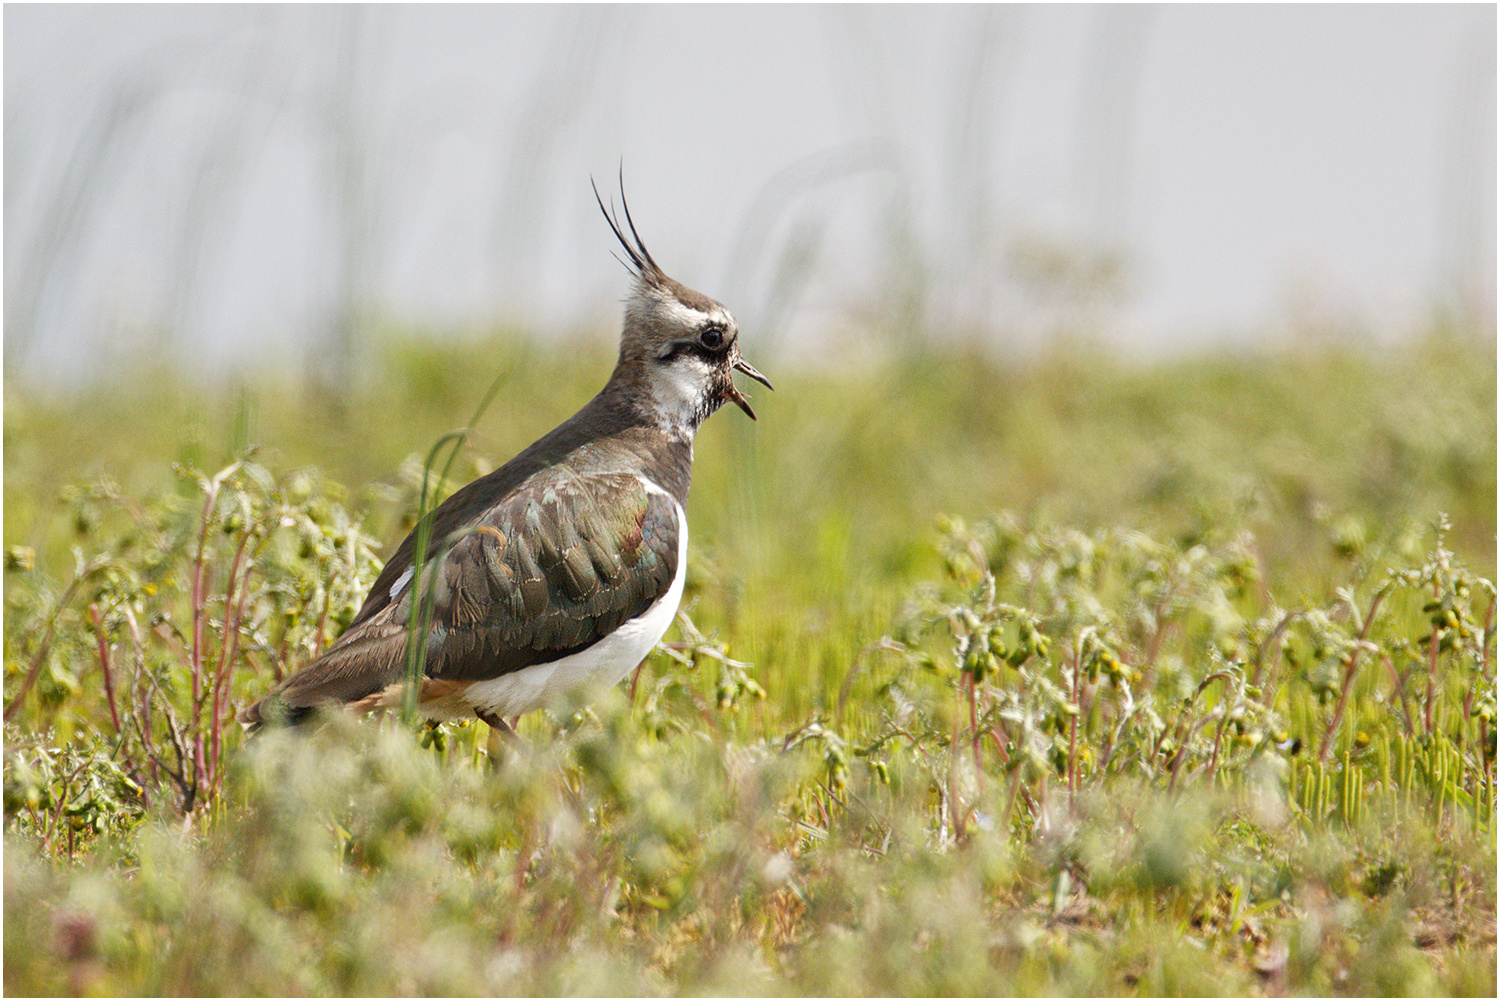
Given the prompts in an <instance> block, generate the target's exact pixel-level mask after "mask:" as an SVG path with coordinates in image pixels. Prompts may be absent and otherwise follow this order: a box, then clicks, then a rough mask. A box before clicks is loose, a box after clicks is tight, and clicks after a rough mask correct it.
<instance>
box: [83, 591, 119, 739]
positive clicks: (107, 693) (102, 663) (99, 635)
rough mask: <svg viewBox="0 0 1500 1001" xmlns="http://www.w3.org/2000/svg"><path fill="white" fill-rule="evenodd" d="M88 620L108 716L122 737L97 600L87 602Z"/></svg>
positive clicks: (112, 673) (107, 642) (106, 641)
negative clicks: (96, 653)
mask: <svg viewBox="0 0 1500 1001" xmlns="http://www.w3.org/2000/svg"><path fill="white" fill-rule="evenodd" d="M89 622H90V623H91V624H92V625H93V627H94V639H95V640H96V641H97V642H98V644H99V667H100V669H101V670H103V672H104V697H105V698H106V699H107V700H108V701H109V718H110V719H111V720H112V721H113V722H114V724H115V733H117V734H119V735H120V736H121V737H123V736H125V731H124V729H123V728H122V727H121V726H120V710H119V708H118V707H116V705H115V679H114V672H112V671H111V670H110V666H109V660H110V657H109V640H108V638H107V637H106V636H105V635H104V623H103V622H102V621H101V620H100V618H99V603H98V602H90V603H89Z"/></svg>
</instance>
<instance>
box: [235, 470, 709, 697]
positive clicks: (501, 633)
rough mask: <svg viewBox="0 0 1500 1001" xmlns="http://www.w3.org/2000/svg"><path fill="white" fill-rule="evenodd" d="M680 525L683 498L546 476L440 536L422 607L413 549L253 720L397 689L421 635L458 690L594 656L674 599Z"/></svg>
mask: <svg viewBox="0 0 1500 1001" xmlns="http://www.w3.org/2000/svg"><path fill="white" fill-rule="evenodd" d="M465 500H467V499H461V498H460V496H459V495H458V494H455V495H454V496H453V497H452V498H450V499H449V502H448V504H453V503H454V502H459V504H458V505H456V506H458V507H462V506H468V507H470V508H472V507H474V506H475V505H473V504H472V503H469V504H467V505H465V504H464V501H465ZM448 504H445V505H443V507H444V508H446V507H448ZM444 515H445V512H444V511H443V509H442V508H440V509H439V511H438V515H437V518H436V520H435V524H436V525H437V526H438V528H439V530H443V529H445V528H446V527H447V525H451V524H452V522H453V521H454V519H453V518H451V517H449V518H446V519H445V517H444ZM680 517H681V508H680V507H679V506H678V504H677V502H676V500H675V499H673V497H672V496H671V495H670V494H668V493H667V492H666V491H664V490H662V489H661V488H660V487H656V486H654V485H650V484H648V482H647V481H646V480H644V479H642V478H641V477H640V476H637V475H636V474H634V473H625V472H609V473H590V474H586V475H582V476H579V475H575V474H570V473H569V472H567V471H566V470H561V469H552V470H547V471H544V472H540V473H538V474H536V475H534V476H532V477H530V478H529V479H527V480H526V481H525V482H524V483H522V484H521V485H520V486H519V487H517V488H516V489H514V490H513V491H511V493H510V494H509V495H508V496H507V497H506V499H505V500H504V501H503V502H502V503H500V504H498V505H494V506H491V507H487V508H483V509H481V510H479V511H478V512H477V513H476V514H475V515H474V516H473V517H470V518H467V519H464V520H462V521H460V522H459V524H458V525H457V527H455V528H451V529H448V530H447V531H446V534H445V536H444V538H442V539H438V540H434V543H433V545H431V546H430V547H429V551H430V553H431V555H430V556H429V558H428V561H427V563H426V566H425V567H424V569H423V572H422V577H423V582H424V583H423V585H422V587H421V589H420V593H421V594H422V596H423V600H422V601H421V602H419V601H418V600H417V598H418V594H419V590H418V588H417V586H416V585H415V582H414V576H415V575H414V573H412V572H411V571H412V569H413V568H412V565H411V562H410V554H411V553H412V552H413V551H414V548H415V547H414V542H413V539H411V538H408V539H407V541H406V542H403V543H402V545H401V547H400V548H399V549H398V550H397V552H396V556H395V557H393V558H392V561H391V564H390V565H388V566H387V567H386V569H385V571H384V572H383V573H382V574H381V576H380V579H379V580H377V581H376V584H375V587H374V588H373V589H372V590H371V593H370V595H369V597H368V598H366V600H365V604H364V607H363V608H361V610H360V613H359V615H358V616H356V618H355V620H354V622H353V623H352V624H351V625H350V627H349V629H348V630H346V631H345V632H344V634H343V635H341V636H340V637H339V638H338V639H337V640H336V641H335V642H334V643H333V645H332V646H330V647H329V648H328V650H327V651H326V652H325V653H324V654H323V655H322V656H321V657H319V658H318V659H317V660H315V661H314V662H313V663H311V664H309V665H308V666H307V667H306V668H304V669H303V670H302V671H300V672H298V673H297V674H294V675H293V676H291V677H290V678H288V679H286V680H285V681H284V682H282V684H281V685H279V686H278V687H277V689H276V690H274V691H273V692H272V693H271V694H270V695H268V696H267V697H266V699H265V700H262V703H259V704H257V705H255V706H252V707H251V708H250V709H248V710H246V712H245V713H244V714H242V716H241V718H242V719H243V720H245V721H246V722H249V723H256V722H259V721H260V718H261V716H262V715H263V714H262V712H261V709H262V707H263V706H265V705H266V703H268V702H272V701H273V700H274V701H276V702H278V703H279V708H278V710H277V714H278V715H283V716H285V715H291V716H292V717H293V718H295V717H297V716H300V715H303V714H304V713H303V712H299V710H303V711H305V710H307V709H310V708H311V707H313V706H316V705H319V704H322V703H326V702H354V701H357V700H359V699H362V698H364V697H366V696H368V695H370V694H372V693H373V692H375V691H377V690H379V689H382V688H384V687H385V686H387V685H390V684H394V683H395V682H397V681H400V680H401V678H402V677H403V676H404V675H405V671H406V650H407V641H408V637H409V636H410V635H412V634H413V632H420V633H421V634H422V635H424V636H425V637H426V642H425V663H424V665H423V674H425V675H426V676H427V677H428V678H431V679H439V680H449V681H479V680H484V679H488V678H495V677H498V676H500V675H502V674H507V673H509V672H512V671H518V670H520V669H522V668H524V667H528V666H530V665H532V664H541V663H546V662H548V661H553V660H557V659H558V658H560V657H564V656H567V655H568V654H570V653H574V652H576V651H578V650H582V649H584V648H586V647H588V646H591V645H592V644H593V643H595V642H596V641H597V640H599V639H600V638H601V637H603V636H604V635H606V634H607V633H609V632H611V631H613V630H614V629H616V628H618V627H619V626H620V625H621V624H623V623H625V622H627V621H629V620H630V619H633V618H635V617H636V616H638V615H641V614H642V613H643V612H645V611H646V610H647V609H648V608H650V607H651V605H652V604H654V603H655V602H656V600H657V599H659V598H660V597H661V596H662V595H664V594H666V593H667V591H668V590H669V589H670V587H671V585H672V581H673V579H674V578H675V576H676V574H677V562H678V535H679V533H680V532H681V530H682V526H681V524H680V523H679V519H680ZM445 522H446V524H445ZM403 557H404V562H398V561H402V560H403ZM428 582H431V583H428ZM424 605H425V606H430V611H428V610H427V609H426V608H424V607H423V606H424ZM423 620H425V622H426V623H427V625H426V627H425V628H423V627H422V625H421V622H422V621H423Z"/></svg>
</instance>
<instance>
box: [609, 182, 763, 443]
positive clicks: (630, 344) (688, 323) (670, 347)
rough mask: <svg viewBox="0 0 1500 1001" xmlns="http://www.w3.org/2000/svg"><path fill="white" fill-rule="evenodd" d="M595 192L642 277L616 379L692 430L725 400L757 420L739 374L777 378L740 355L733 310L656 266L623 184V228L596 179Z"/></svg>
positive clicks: (673, 423)
mask: <svg viewBox="0 0 1500 1001" xmlns="http://www.w3.org/2000/svg"><path fill="white" fill-rule="evenodd" d="M594 198H595V199H596V200H597V201H598V202H599V210H600V211H601V212H603V213H604V218H605V219H606V220H607V221H608V222H609V227H610V229H612V230H614V234H615V236H616V237H617V238H618V239H619V241H620V246H621V247H623V248H625V258H624V259H623V260H622V261H621V263H623V264H624V265H625V266H626V267H627V268H628V269H629V270H630V272H631V274H632V275H634V277H635V288H634V289H633V290H632V291H631V294H630V298H629V299H627V300H626V303H625V326H624V329H623V330H622V331H621V333H620V361H619V364H618V365H617V366H616V367H615V374H614V376H613V379H614V380H623V381H625V382H626V383H627V384H629V385H630V386H631V387H632V388H634V389H635V390H637V391H638V392H640V393H642V394H643V396H642V397H641V400H642V405H643V406H645V407H647V408H649V409H650V410H651V412H652V413H653V414H654V415H655V417H656V419H657V420H658V422H660V423H661V424H662V425H663V426H664V427H669V428H673V429H684V430H686V431H687V432H688V433H689V434H691V433H693V432H695V431H696V430H697V429H698V426H699V425H700V424H702V423H703V421H705V420H706V419H707V418H708V415H709V414H711V413H713V412H714V411H715V410H717V409H719V407H720V406H722V405H723V404H724V403H726V402H732V403H734V404H735V405H736V406H738V407H739V408H740V409H741V410H743V411H744V412H745V413H746V414H747V415H749V417H750V419H751V420H754V419H755V411H754V410H751V409H750V403H749V401H748V400H746V399H745V395H744V394H743V393H741V392H740V389H739V387H738V386H736V385H735V384H734V372H735V371H736V370H738V371H740V372H743V373H745V374H746V375H748V376H749V377H750V378H752V379H754V380H755V381H756V382H759V383H760V384H761V385H763V386H765V387H766V388H767V389H770V388H772V387H771V382H770V380H769V379H767V378H766V377H765V376H763V375H761V374H760V373H759V372H757V371H756V370H755V366H754V365H751V364H750V363H749V362H747V361H746V360H745V359H744V357H743V356H741V354H740V346H739V328H738V327H737V326H736V325H735V322H734V317H733V316H731V315H730V313H729V310H727V309H725V308H724V306H723V304H722V303H719V302H717V301H715V300H713V299H710V298H709V297H708V296H706V295H704V294H703V293H701V292H695V291H693V290H692V289H690V288H688V287H687V286H686V285H683V284H682V283H681V282H677V281H674V280H673V279H671V278H668V277H667V275H666V274H665V273H664V272H663V271H662V270H661V268H659V267H658V266H657V264H656V261H654V260H653V259H652V258H651V254H650V253H649V252H648V251H647V250H646V246H645V244H644V243H642V242H641V238H640V234H638V233H637V232H636V230H635V222H634V221H633V220H632V219H631V218H630V206H629V205H628V204H626V202H625V193H624V190H623V188H622V189H621V192H620V204H621V206H622V207H623V209H624V213H625V225H624V227H622V226H621V225H620V221H619V219H618V217H617V216H616V215H615V214H614V213H613V212H611V211H610V210H609V209H608V208H606V207H605V205H604V199H603V198H600V197H599V189H598V186H597V185H596V186H595V188H594ZM627 231H628V233H629V236H628V237H627V236H626V233H627Z"/></svg>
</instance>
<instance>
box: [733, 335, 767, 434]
mask: <svg viewBox="0 0 1500 1001" xmlns="http://www.w3.org/2000/svg"><path fill="white" fill-rule="evenodd" d="M730 365H731V366H732V367H734V368H736V369H739V370H740V371H741V372H744V373H745V374H746V375H748V376H749V377H750V378H752V379H754V380H755V381H756V382H758V383H760V384H761V385H762V386H765V387H766V388H767V389H771V390H774V389H775V388H776V387H775V386H773V385H771V380H770V379H767V378H766V377H765V376H763V375H761V374H760V373H759V372H757V371H756V370H755V366H754V365H752V364H750V363H749V362H747V361H746V360H745V359H744V358H741V357H740V354H739V352H738V351H736V352H735V354H734V360H733V361H731V362H730ZM725 394H726V395H727V396H728V397H729V398H730V399H731V400H733V401H734V402H735V405H736V406H738V407H739V408H740V409H741V410H743V411H744V412H745V415H746V416H747V417H749V418H750V419H751V420H752V421H753V420H755V411H754V410H751V409H750V401H749V400H747V399H745V394H744V393H741V392H740V390H739V387H738V386H736V385H735V384H734V377H733V376H732V375H731V376H730V377H729V388H728V389H727V390H725Z"/></svg>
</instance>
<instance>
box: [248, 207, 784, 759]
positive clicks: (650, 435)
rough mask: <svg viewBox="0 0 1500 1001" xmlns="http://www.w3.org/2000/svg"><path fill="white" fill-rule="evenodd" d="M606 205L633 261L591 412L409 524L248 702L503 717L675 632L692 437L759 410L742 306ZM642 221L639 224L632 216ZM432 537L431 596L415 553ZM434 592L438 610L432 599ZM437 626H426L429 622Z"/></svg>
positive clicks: (276, 707) (590, 678) (577, 685)
mask: <svg viewBox="0 0 1500 1001" xmlns="http://www.w3.org/2000/svg"><path fill="white" fill-rule="evenodd" d="M594 198H595V200H596V201H598V202H599V209H600V211H601V212H603V213H604V217H605V219H606V220H607V221H608V222H609V226H610V229H612V230H613V231H614V234H615V237H616V238H617V239H618V240H619V241H620V245H621V246H622V247H624V248H625V258H626V260H624V261H622V263H624V264H625V265H626V267H627V268H628V269H629V270H630V271H631V273H632V274H633V276H634V279H635V282H634V288H633V290H632V292H631V295H630V297H629V298H628V299H627V300H626V306H625V325H624V329H623V330H622V331H621V333H620V356H619V361H618V362H617V363H616V365H615V369H614V372H613V374H611V375H610V377H609V381H608V382H607V383H605V385H604V388H603V389H602V390H600V391H599V395H597V396H595V397H594V398H593V399H592V400H590V401H589V402H588V403H587V404H585V405H584V407H583V409H582V410H579V411H578V413H576V414H574V415H573V416H572V417H570V418H569V419H568V420H566V421H564V422H563V423H562V424H561V425H559V426H558V427H556V428H554V429H553V430H552V431H550V432H549V433H547V434H546V435H544V436H542V437H541V438H540V439H539V440H537V441H536V442H535V443H534V444H532V445H531V446H530V447H529V448H527V449H525V450H524V451H523V452H521V454H520V455H517V456H516V457H515V458H514V459H511V460H510V461H509V462H507V463H506V464H505V465H503V466H501V467H500V468H499V469H497V470H495V471H494V472H492V473H490V474H489V475H488V476H485V477H482V478H480V479H478V480H475V481H474V482H473V483H470V484H469V485H468V486H466V487H464V488H463V489H461V490H459V491H458V492H456V493H455V494H453V496H451V497H449V498H448V499H447V500H446V501H444V502H443V503H442V504H441V505H440V506H439V507H438V508H437V510H436V511H434V512H433V513H432V514H431V515H429V516H428V518H427V519H426V521H427V525H426V526H425V529H426V530H425V532H424V530H423V529H424V526H423V525H420V524H419V526H418V528H417V529H416V530H414V531H413V532H412V533H411V534H410V535H408V536H407V537H406V539H405V541H403V542H402V543H401V545H400V546H399V547H398V548H397V550H396V553H395V555H394V556H392V557H391V560H390V562H389V563H387V564H386V566H385V570H384V571H383V572H382V573H381V574H380V577H379V578H378V579H377V580H376V581H375V585H374V587H372V588H371V589H370V593H369V595H368V596H367V597H366V598H365V601H364V604H363V606H361V607H360V610H359V613H358V614H357V615H355V617H354V620H353V621H352V622H351V623H350V624H349V628H348V629H346V630H345V631H344V632H343V634H342V635H340V636H339V638H338V639H337V640H335V641H334V642H333V643H332V644H331V645H330V646H329V647H328V649H327V650H326V651H325V652H324V653H323V654H322V655H321V656H319V657H318V658H317V659H316V660H314V661H312V662H311V663H310V664H308V665H307V666H306V667H304V668H302V669H301V670H300V671H297V672H296V673H294V674H292V675H291V676H289V677H288V678H286V679H285V680H284V681H282V682H281V683H280V684H279V685H277V686H276V687H275V688H274V689H272V690H271V692H270V693H269V694H267V695H266V696H265V697H264V698H262V699H261V700H260V701H259V702H257V703H255V704H254V705H252V706H249V707H247V708H246V709H244V710H243V711H241V712H240V714H239V719H240V721H241V722H242V723H244V724H245V725H246V726H247V727H248V728H250V729H255V728H257V727H259V726H261V725H263V724H266V723H288V724H295V723H299V722H301V721H303V720H305V719H306V718H308V717H309V716H311V715H313V714H314V713H315V711H316V710H318V709H319V708H320V707H324V706H327V705H330V704H334V705H346V706H351V707H353V708H355V709H358V710H366V711H368V710H375V709H391V708H397V707H400V706H402V705H403V704H404V703H405V701H406V699H407V698H408V692H407V688H408V684H407V680H408V671H409V667H408V664H409V663H410V662H412V661H414V658H409V657H408V652H407V651H408V645H409V644H410V643H411V642H412V641H413V639H415V640H416V641H417V642H419V643H421V644H422V657H421V661H422V670H421V673H420V675H419V676H418V677H417V679H416V689H417V690H416V698H415V705H416V709H417V712H418V713H420V714H421V715H423V716H425V717H426V718H428V719H462V718H468V717H470V716H475V715H477V716H478V717H479V718H480V719H482V720H484V721H485V722H486V723H488V724H489V725H490V726H491V727H493V728H495V729H497V730H501V731H504V732H509V730H510V728H509V727H508V726H507V725H506V722H505V721H506V719H507V718H510V717H515V716H519V715H521V714H523V713H526V712H529V711H531V710H533V709H538V708H542V707H544V706H548V705H551V704H555V703H557V702H558V701H560V700H561V699H562V697H563V696H564V695H565V694H566V693H569V692H571V691H573V690H576V689H581V688H592V687H605V686H609V685H613V684H616V683H617V682H619V681H620V679H621V678H623V677H624V676H625V675H627V674H629V673H630V671H631V670H632V669H634V668H635V667H636V666H638V665H639V664H640V663H641V661H642V660H643V659H644V658H645V656H646V655H647V654H648V653H650V652H651V649H652V648H653V647H654V646H655V645H656V643H657V641H658V640H660V639H661V637H662V636H663V635H664V634H665V633H666V631H667V627H668V626H669V625H670V624H671V622H672V617H673V616H674V615H675V614H676V612H677V606H678V603H679V602H680V601H681V600H682V584H683V579H684V577H685V575H686V572H687V545H688V526H687V516H686V514H685V513H684V511H683V505H684V504H685V503H686V502H687V496H688V483H689V481H690V479H691V477H692V466H693V436H694V435H695V434H696V433H697V431H698V428H699V426H700V425H701V424H702V423H703V422H704V421H705V420H706V419H707V418H708V416H709V415H710V414H712V413H713V412H714V411H715V410H717V409H718V408H719V407H720V406H721V405H722V404H724V403H726V402H732V403H734V404H736V405H737V406H738V407H739V408H740V409H741V410H743V411H744V412H745V413H746V414H747V415H748V416H749V417H750V418H751V419H752V420H754V419H755V412H754V411H753V410H751V408H750V404H749V402H748V401H747V400H746V399H745V397H744V395H743V394H742V393H741V392H740V390H739V389H738V387H736V386H735V384H734V378H733V373H734V371H735V370H738V371H740V372H743V373H745V375H747V376H749V377H750V378H752V379H754V380H755V381H757V382H759V383H761V384H762V385H764V386H765V387H766V388H767V389H769V388H771V383H770V382H769V381H768V380H767V379H766V377H765V376H763V375H761V374H760V373H759V372H757V371H756V370H755V368H754V366H752V365H751V364H750V363H749V362H747V361H745V359H744V358H743V357H741V356H740V348H739V343H738V329H737V328H736V326H735V322H734V317H733V316H731V315H730V314H729V311H728V310H727V309H725V308H724V307H723V306H722V305H721V304H719V303H718V302H715V301H714V300H713V299H710V298H709V297H708V296H706V295H702V294H701V293H698V292H694V291H693V290H692V289H690V288H687V287H685V286H683V285H681V284H679V283H678V282H676V281H673V280H672V279H671V278H668V277H667V276H666V274H665V273H663V272H662V270H661V268H659V267H658V266H657V264H656V261H654V260H653V259H652V257H651V254H650V253H649V252H648V251H647V250H646V247H645V244H644V243H643V242H642V241H641V238H640V234H638V233H637V232H636V228H635V221H634V220H633V219H631V217H630V206H629V205H628V204H626V203H625V201H624V195H623V192H622V194H621V205H622V207H623V208H624V214H625V225H624V227H622V226H621V224H620V219H619V216H617V215H615V214H614V213H612V212H611V211H610V210H609V209H606V208H605V207H604V200H603V199H602V198H600V197H599V190H598V188H597V187H595V189H594ZM627 230H628V232H629V236H628V237H627V235H626V231H627ZM419 537H424V538H426V540H427V542H426V546H425V553H424V556H425V559H424V561H423V565H422V568H421V579H422V585H421V588H420V590H421V596H420V600H419V594H418V590H419V589H418V587H417V586H416V584H415V582H414V574H415V573H416V570H417V567H416V565H415V562H414V559H413V556H414V553H415V551H416V547H417V545H418V539H419ZM424 606H425V608H424ZM424 623H425V625H424Z"/></svg>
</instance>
